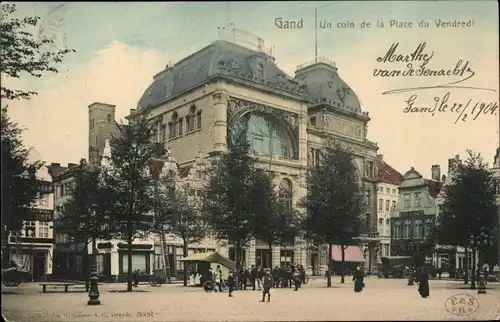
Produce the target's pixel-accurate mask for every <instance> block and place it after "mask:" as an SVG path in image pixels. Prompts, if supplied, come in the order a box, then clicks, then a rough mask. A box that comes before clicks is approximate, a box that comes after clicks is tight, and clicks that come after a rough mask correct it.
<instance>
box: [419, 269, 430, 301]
mask: <svg viewBox="0 0 500 322" xmlns="http://www.w3.org/2000/svg"><path fill="white" fill-rule="evenodd" d="M417 283H418V292H419V293H420V296H422V297H423V298H424V299H425V298H426V297H428V296H429V293H430V290H429V274H428V273H427V270H426V269H425V267H424V268H422V270H421V271H420V273H419V274H418V276H417Z"/></svg>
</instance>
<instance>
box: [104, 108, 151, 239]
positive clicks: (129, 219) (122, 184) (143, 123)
mask: <svg viewBox="0 0 500 322" xmlns="http://www.w3.org/2000/svg"><path fill="white" fill-rule="evenodd" d="M153 126H154V123H152V122H150V121H148V119H147V118H146V116H138V117H137V119H134V120H133V121H131V122H129V124H128V125H124V124H121V125H119V126H118V128H119V135H117V136H116V137H113V138H112V139H111V144H110V145H111V157H110V158H109V160H108V161H109V166H108V168H107V169H103V170H104V172H103V179H104V185H105V187H106V189H108V191H109V192H110V194H109V196H108V197H109V198H110V200H112V202H111V203H112V208H113V209H112V210H111V211H110V213H112V223H113V227H112V228H111V230H112V235H113V236H114V237H115V238H118V239H121V240H124V241H126V242H128V243H129V244H130V243H132V241H133V240H134V239H136V238H144V237H146V236H147V235H148V234H149V233H150V231H151V229H152V228H153V215H152V212H153V210H154V208H155V201H156V198H154V180H153V178H152V177H151V175H150V173H149V162H150V160H151V158H152V157H153V156H154V151H155V145H154V143H152V141H151V135H152V133H153Z"/></svg>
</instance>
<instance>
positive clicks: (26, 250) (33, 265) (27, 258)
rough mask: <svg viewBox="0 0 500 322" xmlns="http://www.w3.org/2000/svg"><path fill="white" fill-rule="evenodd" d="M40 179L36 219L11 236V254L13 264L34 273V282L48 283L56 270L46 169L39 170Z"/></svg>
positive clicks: (51, 204)
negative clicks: (54, 269) (46, 281)
mask: <svg viewBox="0 0 500 322" xmlns="http://www.w3.org/2000/svg"><path fill="white" fill-rule="evenodd" d="M37 177H38V178H39V184H40V194H39V197H38V198H37V199H36V201H35V204H34V210H35V211H34V214H33V218H31V220H27V221H25V222H24V224H23V228H22V229H21V231H20V232H19V234H12V233H11V234H9V238H8V252H9V258H10V260H11V261H14V262H15V263H16V264H17V265H18V267H20V268H23V269H24V270H26V271H29V272H31V276H32V280H33V281H45V280H46V279H50V278H51V276H52V270H53V267H52V266H53V242H54V237H53V225H54V221H53V220H54V219H53V218H54V205H53V188H52V183H51V182H50V175H49V171H48V168H47V167H46V166H43V167H42V168H40V169H39V171H38V173H37Z"/></svg>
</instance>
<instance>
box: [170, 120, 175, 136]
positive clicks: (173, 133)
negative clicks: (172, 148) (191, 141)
mask: <svg viewBox="0 0 500 322" xmlns="http://www.w3.org/2000/svg"><path fill="white" fill-rule="evenodd" d="M173 137H175V126H174V123H172V122H170V123H168V138H169V139H171V138H173Z"/></svg>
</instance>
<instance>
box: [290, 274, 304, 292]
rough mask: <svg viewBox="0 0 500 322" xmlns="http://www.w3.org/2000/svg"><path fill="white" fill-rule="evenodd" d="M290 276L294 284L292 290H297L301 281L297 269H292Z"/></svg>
mask: <svg viewBox="0 0 500 322" xmlns="http://www.w3.org/2000/svg"><path fill="white" fill-rule="evenodd" d="M292 278H293V283H294V285H295V289H294V291H298V290H299V287H300V285H301V284H302V283H301V282H302V281H301V278H300V272H299V270H298V269H296V268H295V269H293V272H292Z"/></svg>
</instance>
